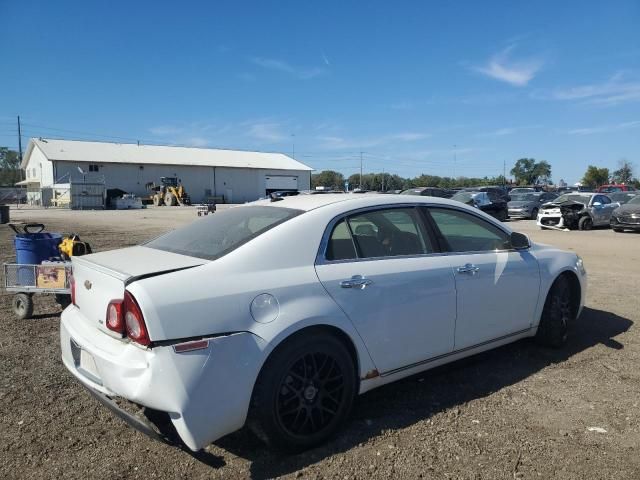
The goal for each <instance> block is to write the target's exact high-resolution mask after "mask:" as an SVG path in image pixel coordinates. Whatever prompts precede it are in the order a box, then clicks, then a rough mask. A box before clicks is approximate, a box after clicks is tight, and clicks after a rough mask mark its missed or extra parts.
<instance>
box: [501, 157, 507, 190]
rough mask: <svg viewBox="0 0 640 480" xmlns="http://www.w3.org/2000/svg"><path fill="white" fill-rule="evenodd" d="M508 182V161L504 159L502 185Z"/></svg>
mask: <svg viewBox="0 0 640 480" xmlns="http://www.w3.org/2000/svg"><path fill="white" fill-rule="evenodd" d="M506 184H507V161H506V160H503V161H502V186H503V187H504V186H505V185H506Z"/></svg>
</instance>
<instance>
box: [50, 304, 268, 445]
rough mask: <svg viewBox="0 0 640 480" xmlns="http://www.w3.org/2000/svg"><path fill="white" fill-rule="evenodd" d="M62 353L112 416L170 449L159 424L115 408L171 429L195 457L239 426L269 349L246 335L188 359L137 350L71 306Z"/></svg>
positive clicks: (163, 350) (167, 349)
mask: <svg viewBox="0 0 640 480" xmlns="http://www.w3.org/2000/svg"><path fill="white" fill-rule="evenodd" d="M60 347H61V350H62V362H63V364H64V366H65V367H66V368H67V369H68V370H69V371H70V372H71V373H72V374H73V375H74V377H75V378H76V379H77V380H78V381H79V382H80V383H82V384H83V385H84V386H85V387H87V388H88V390H89V391H90V392H91V394H92V395H93V396H94V397H95V398H97V399H98V400H99V401H100V402H101V403H103V404H104V405H105V406H106V407H107V408H109V410H111V411H112V412H114V413H115V414H116V415H118V416H119V417H120V418H122V419H123V420H125V421H126V422H127V423H128V424H129V425H131V426H132V427H134V428H135V429H136V430H139V431H141V432H143V433H145V434H147V435H150V436H151V437H153V438H155V439H159V440H161V441H163V442H165V443H175V442H174V441H173V440H172V439H171V436H170V435H167V433H166V432H167V430H165V429H162V428H160V426H159V425H158V423H157V422H152V421H148V420H150V419H149V417H147V418H145V415H141V414H140V412H136V414H135V415H132V414H130V413H129V412H128V411H127V410H125V409H123V408H121V406H120V405H119V404H122V405H125V404H126V403H129V402H131V403H133V404H135V405H137V406H140V407H142V409H144V410H145V411H147V412H151V413H152V414H154V415H153V418H154V419H155V420H157V419H158V416H160V417H162V418H163V419H165V420H167V422H170V425H169V426H170V427H171V426H172V427H173V428H174V429H175V431H176V432H177V436H179V439H180V440H181V441H182V442H183V443H184V445H186V446H187V447H188V448H189V449H191V450H193V451H198V450H200V449H201V448H203V447H204V446H206V445H208V444H209V443H211V442H213V441H214V440H216V439H218V438H220V437H222V436H224V435H227V434H228V433H231V432H233V431H235V430H238V429H240V428H241V427H242V426H243V425H244V423H245V420H246V416H247V412H248V408H249V403H250V400H251V394H252V391H253V385H254V383H255V380H256V378H257V376H258V373H259V371H260V368H261V366H262V363H263V361H264V358H265V355H266V354H267V353H268V352H267V347H268V344H267V342H265V341H264V340H263V339H261V338H260V337H258V336H256V335H254V334H252V333H248V332H240V333H234V334H229V335H225V336H218V337H215V338H210V339H209V340H208V346H207V348H204V349H201V350H197V351H188V352H185V353H179V352H176V351H175V350H174V348H173V346H170V345H167V346H159V347H154V348H151V349H148V348H141V347H140V346H137V345H135V344H132V343H131V342H127V341H122V340H120V339H117V338H113V337H111V336H109V335H106V334H105V333H103V332H101V331H99V330H98V329H96V328H95V327H94V326H92V325H90V324H89V322H87V319H86V318H85V317H84V315H83V314H82V312H80V310H78V309H77V308H76V307H74V306H70V307H68V308H67V309H66V310H65V311H64V312H63V314H62V317H61V322H60ZM122 400H125V401H126V402H122ZM126 406H127V407H128V406H131V405H126ZM154 427H157V429H156V428H154ZM169 431H170V430H169Z"/></svg>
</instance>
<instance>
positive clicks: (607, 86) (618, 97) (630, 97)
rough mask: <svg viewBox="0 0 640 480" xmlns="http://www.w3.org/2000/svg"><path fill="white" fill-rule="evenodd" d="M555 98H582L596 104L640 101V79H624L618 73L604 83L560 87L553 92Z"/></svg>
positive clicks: (586, 101) (552, 95) (607, 104)
mask: <svg viewBox="0 0 640 480" xmlns="http://www.w3.org/2000/svg"><path fill="white" fill-rule="evenodd" d="M551 98H552V99H554V100H582V101H584V102H585V103H590V104H595V105H605V106H613V105H618V104H621V103H628V102H634V101H635V102H637V101H640V81H624V79H623V75H622V74H621V73H618V74H616V75H614V76H612V77H611V78H610V79H609V80H607V81H606V82H604V83H594V84H588V85H581V86H577V87H572V88H566V89H558V90H555V91H554V92H552V93H551Z"/></svg>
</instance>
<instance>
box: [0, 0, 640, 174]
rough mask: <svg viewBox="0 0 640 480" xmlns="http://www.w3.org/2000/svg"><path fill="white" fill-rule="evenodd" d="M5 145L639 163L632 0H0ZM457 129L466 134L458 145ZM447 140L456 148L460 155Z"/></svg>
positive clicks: (638, 19) (579, 169)
mask: <svg viewBox="0 0 640 480" xmlns="http://www.w3.org/2000/svg"><path fill="white" fill-rule="evenodd" d="M0 18H2V28H0V59H1V61H2V74H1V75H0V145H2V144H4V145H8V146H17V137H16V132H15V116H16V115H18V114H20V115H21V118H22V121H23V123H24V133H25V136H27V137H28V136H49V137H65V138H78V139H100V140H113V141H118V140H120V141H135V140H138V139H139V140H140V141H142V142H149V143H151V142H153V143H166V144H185V145H193V146H212V147H228V148H240V149H257V150H265V151H281V152H284V153H288V154H292V153H293V151H294V149H295V157H296V159H298V160H300V161H302V162H304V163H307V164H309V165H311V166H312V167H314V168H316V169H318V170H322V169H328V168H331V169H335V170H339V171H341V172H343V173H345V174H347V175H349V174H351V173H355V172H356V171H358V169H359V156H360V153H359V152H361V151H363V152H365V153H364V154H363V158H364V167H365V170H366V171H381V170H383V169H384V170H385V171H387V172H391V173H397V174H400V175H403V176H414V175H418V174H420V173H428V174H436V175H454V174H455V175H456V176H458V175H466V176H484V175H489V176H493V175H497V174H500V173H502V169H503V162H505V161H506V163H507V171H508V170H509V169H510V167H511V166H512V165H513V163H514V162H515V160H516V159H518V158H520V157H523V156H527V157H534V158H536V159H539V160H542V159H544V160H547V161H549V162H550V163H551V165H552V168H553V178H554V180H556V181H558V180H559V179H560V178H563V179H565V180H566V181H569V182H575V181H577V180H579V179H580V178H581V177H582V174H583V173H584V171H585V169H586V167H587V165H588V164H597V165H599V166H606V167H609V168H612V169H613V168H615V167H616V165H617V162H618V161H619V160H620V159H622V158H625V159H628V160H630V161H632V162H633V163H634V164H635V166H636V174H637V175H640V28H638V26H639V25H640V2H639V1H638V0H634V1H631V0H629V1H625V0H616V1H612V2H600V1H563V2H558V1H548V2H545V1H537V2H521V1H515V2H514V1H495V2H477V1H464V2H462V1H458V2H456V1H451V2H435V1H434V2H423V1H415V2H388V1H387V2H364V1H361V2H355V1H341V2H329V1H322V2H302V1H291V2H284V1H279V2H267V1H255V2H243V1H229V2H190V1H183V2H168V1H155V2H143V1H136V2H131V1H129V2H118V1H112V2H87V1H77V2H73V1H64V0H62V1H57V2H51V1H41V2H33V1H29V0H0ZM454 145H455V146H456V147H455V148H454ZM454 157H456V158H457V160H456V163H455V167H454Z"/></svg>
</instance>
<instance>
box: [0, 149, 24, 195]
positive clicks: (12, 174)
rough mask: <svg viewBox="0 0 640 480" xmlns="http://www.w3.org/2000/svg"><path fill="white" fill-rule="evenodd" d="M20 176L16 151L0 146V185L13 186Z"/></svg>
mask: <svg viewBox="0 0 640 480" xmlns="http://www.w3.org/2000/svg"><path fill="white" fill-rule="evenodd" d="M21 177H22V172H21V171H20V159H19V157H18V152H16V151H14V150H9V149H8V148H7V147H0V185H6V186H13V185H15V183H16V182H19V181H20V180H21V179H22V178H21Z"/></svg>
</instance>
